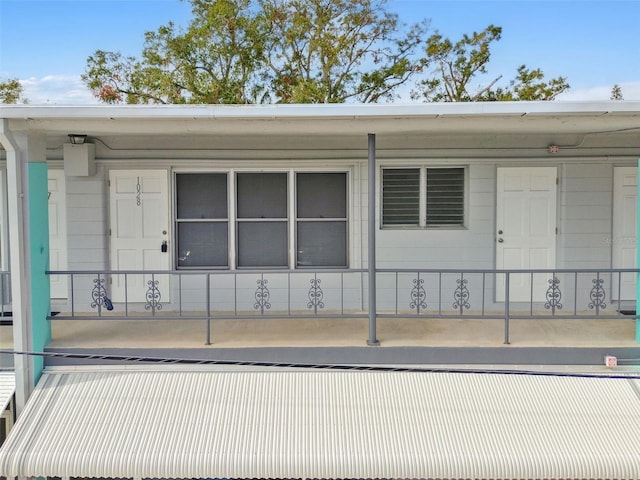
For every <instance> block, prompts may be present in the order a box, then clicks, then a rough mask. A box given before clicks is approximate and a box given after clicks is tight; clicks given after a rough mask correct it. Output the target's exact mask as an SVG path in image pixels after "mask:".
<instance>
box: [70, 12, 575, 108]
mask: <svg viewBox="0 0 640 480" xmlns="http://www.w3.org/2000/svg"><path fill="white" fill-rule="evenodd" d="M386 1H387V0H190V3H191V6H192V13H193V18H192V20H191V22H190V24H189V25H188V26H187V27H185V28H177V27H176V26H175V25H174V24H173V23H168V24H167V25H163V26H161V27H159V28H158V29H157V30H156V31H153V32H147V33H146V34H145V42H144V46H143V49H142V53H141V55H140V57H139V58H134V57H124V56H123V55H122V54H120V53H119V52H109V51H104V50H97V51H96V52H94V54H93V55H91V56H90V57H89V58H88V59H87V68H86V70H85V73H84V75H83V76H82V79H83V81H84V82H85V84H86V85H87V86H88V87H89V88H90V89H91V90H92V91H93V93H94V95H96V97H97V98H99V99H100V100H101V101H103V102H106V103H195V104H242V103H271V102H277V103H341V102H364V103H369V102H381V101H393V100H395V99H397V98H399V96H398V90H399V88H400V87H402V86H403V85H407V84H408V83H409V82H410V81H413V80H416V81H415V83H414V86H413V90H412V92H411V96H412V98H414V99H419V100H423V101H428V102H432V101H447V102H452V101H479V100H485V101H493V100H551V99H553V98H555V97H556V96H557V95H558V94H559V93H561V92H562V91H564V90H566V89H567V88H568V87H569V86H568V84H567V83H566V79H565V78H563V77H558V78H556V79H552V80H548V81H545V79H544V75H543V74H542V71H541V70H540V69H534V70H529V69H527V68H526V67H525V66H522V67H520V68H519V69H518V73H517V76H516V77H515V78H514V80H512V81H511V82H510V83H508V85H507V86H498V85H499V81H500V80H501V78H502V76H497V77H495V78H493V79H492V80H491V79H490V80H488V81H486V82H484V84H481V83H479V82H480V79H481V78H482V77H484V76H486V75H487V71H488V64H489V61H490V59H491V46H492V45H493V43H494V42H496V41H498V40H500V38H501V35H502V29H501V28H500V27H496V26H494V25H489V26H488V27H487V28H486V29H484V30H483V31H481V32H473V33H472V34H471V35H466V34H465V35H463V37H462V38H461V39H460V40H458V41H456V42H453V41H451V40H449V39H448V38H445V37H443V36H442V35H441V34H439V33H437V32H436V33H435V34H433V35H431V36H430V37H429V38H427V39H426V40H425V39H424V36H425V35H426V32H427V30H428V25H429V23H428V21H427V20H423V21H421V22H419V23H415V24H413V25H407V24H404V23H402V22H400V20H399V18H398V16H397V15H395V14H393V13H391V12H389V11H388V10H387V4H386Z"/></svg>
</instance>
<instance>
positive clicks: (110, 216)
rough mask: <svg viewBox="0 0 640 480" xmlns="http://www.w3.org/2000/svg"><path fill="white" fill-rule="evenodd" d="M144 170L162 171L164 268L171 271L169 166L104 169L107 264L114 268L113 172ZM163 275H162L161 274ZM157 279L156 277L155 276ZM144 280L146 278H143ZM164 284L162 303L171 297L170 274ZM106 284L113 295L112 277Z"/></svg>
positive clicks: (170, 173)
mask: <svg viewBox="0 0 640 480" xmlns="http://www.w3.org/2000/svg"><path fill="white" fill-rule="evenodd" d="M145 171H162V172H164V181H163V185H164V189H165V205H166V207H165V211H166V213H167V217H166V220H167V224H166V234H165V238H166V240H167V243H168V245H167V252H166V255H167V265H166V269H167V271H171V270H172V265H173V261H174V258H173V248H172V245H173V232H172V220H171V219H172V215H173V207H172V200H171V199H172V195H171V178H172V177H171V175H172V171H171V169H170V168H167V167H157V168H138V167H134V166H131V167H129V168H127V167H123V168H111V169H108V170H107V171H106V178H107V182H108V183H107V196H108V198H107V211H108V217H107V222H108V234H109V243H108V244H109V247H108V248H109V252H108V265H109V268H110V269H111V270H115V255H114V239H115V236H114V232H113V221H114V215H115V212H114V209H113V198H112V197H113V195H112V188H113V186H112V184H111V181H112V180H113V178H112V175H113V174H114V172H127V173H131V174H132V175H133V174H134V173H135V172H145ZM163 276H164V275H163ZM156 279H157V278H156ZM143 280H144V281H145V282H146V280H147V279H143ZM166 280H167V282H166V284H167V285H168V288H167V289H166V290H165V289H163V293H162V300H163V303H164V302H167V303H168V302H170V298H171V275H166ZM107 283H108V285H105V287H106V290H107V291H108V292H109V295H114V283H115V282H114V280H113V278H110V279H109V281H108V282H107ZM113 301H114V302H116V301H117V302H120V301H124V297H123V298H122V299H120V298H117V299H115V300H113ZM128 303H130V304H131V303H141V302H140V301H138V300H132V299H128Z"/></svg>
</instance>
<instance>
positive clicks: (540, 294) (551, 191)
mask: <svg viewBox="0 0 640 480" xmlns="http://www.w3.org/2000/svg"><path fill="white" fill-rule="evenodd" d="M556 178H557V169H556V167H514V168H498V177H497V180H498V181H497V204H496V208H497V212H496V215H497V216H496V268H497V269H499V270H502V269H504V270H532V269H551V268H554V267H555V264H556V188H557V187H556ZM504 278H505V277H504V276H502V275H498V277H497V279H496V289H497V291H496V298H497V299H498V300H499V301H504V297H505V281H504ZM549 278H550V275H549ZM549 278H548V277H547V276H546V275H537V276H534V278H533V285H532V284H531V276H530V275H528V274H513V275H511V277H510V279H511V280H510V282H509V299H510V300H511V301H530V300H533V301H544V300H545V292H546V290H547V288H548V286H549V285H548V280H549ZM532 290H533V299H532V298H531V297H532Z"/></svg>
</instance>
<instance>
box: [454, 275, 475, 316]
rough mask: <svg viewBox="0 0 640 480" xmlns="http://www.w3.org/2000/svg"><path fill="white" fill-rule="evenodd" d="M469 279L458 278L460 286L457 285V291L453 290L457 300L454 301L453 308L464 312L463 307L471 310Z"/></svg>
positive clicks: (457, 281)
mask: <svg viewBox="0 0 640 480" xmlns="http://www.w3.org/2000/svg"><path fill="white" fill-rule="evenodd" d="M467 282H468V281H467V279H466V278H458V279H457V280H456V283H457V284H458V286H457V287H456V290H455V292H453V298H454V300H455V302H453V308H455V309H459V310H460V313H461V314H462V310H463V309H467V310H469V308H470V307H471V304H470V303H469V289H468V288H467Z"/></svg>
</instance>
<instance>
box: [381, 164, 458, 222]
mask: <svg viewBox="0 0 640 480" xmlns="http://www.w3.org/2000/svg"><path fill="white" fill-rule="evenodd" d="M464 197H465V169H464V168H463V167H455V168H451V167H443V168H385V169H383V170H382V225H383V226H384V227H402V226H405V227H411V226H413V227H448V226H453V227H456V226H463V225H464V212H465V203H464Z"/></svg>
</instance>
